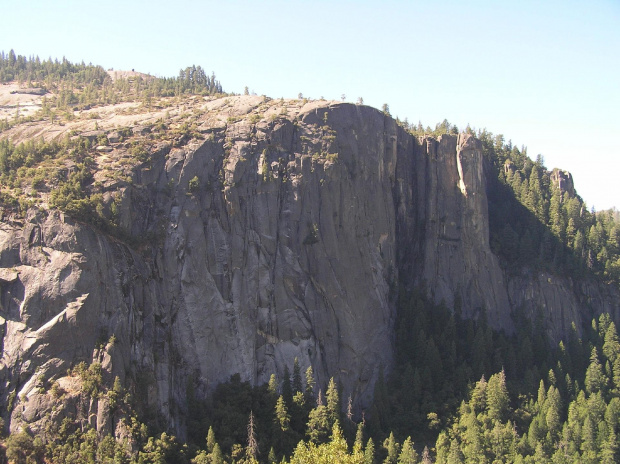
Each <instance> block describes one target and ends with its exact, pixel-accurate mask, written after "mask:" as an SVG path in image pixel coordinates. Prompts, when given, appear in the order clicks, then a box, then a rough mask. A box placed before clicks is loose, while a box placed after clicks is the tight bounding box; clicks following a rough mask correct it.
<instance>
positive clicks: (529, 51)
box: [0, 0, 620, 210]
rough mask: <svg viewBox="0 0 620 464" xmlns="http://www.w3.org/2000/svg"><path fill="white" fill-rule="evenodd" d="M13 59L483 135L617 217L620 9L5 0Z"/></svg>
mask: <svg viewBox="0 0 620 464" xmlns="http://www.w3.org/2000/svg"><path fill="white" fill-rule="evenodd" d="M0 11H2V12H3V15H2V16H3V18H4V20H3V21H2V23H3V24H2V28H1V29H0V49H2V50H4V51H8V50H10V49H11V48H13V49H14V50H15V52H16V53H18V54H22V55H39V56H40V57H41V58H47V57H49V56H51V57H54V58H55V57H58V58H61V57H62V56H63V55H64V56H66V57H67V58H68V59H70V60H72V61H81V60H85V61H86V62H92V63H95V64H101V65H102V66H104V67H105V68H111V67H113V68H115V69H131V68H134V69H136V70H137V71H143V72H148V73H152V74H157V75H161V76H169V75H176V74H177V73H178V70H179V69H180V68H182V67H185V66H188V65H191V64H196V65H201V66H202V67H203V68H205V69H206V70H207V71H208V72H210V71H215V73H216V75H217V77H218V78H219V79H220V80H221V82H222V85H223V87H224V90H226V91H231V92H238V93H241V92H243V88H244V86H246V85H247V86H248V87H249V88H250V89H251V90H253V91H255V92H256V93H258V94H266V95H268V96H270V97H274V98H279V97H281V96H283V97H285V98H296V97H297V94H298V93H299V92H302V93H303V94H304V96H307V97H312V98H319V97H321V96H323V97H325V98H328V99H340V96H341V95H342V94H343V93H344V94H345V95H346V97H347V100H348V101H351V102H355V100H356V99H357V98H358V97H363V98H364V102H365V103H366V104H369V105H372V106H375V107H381V105H382V104H383V103H388V104H389V105H390V109H391V112H392V114H393V115H395V116H396V115H397V116H399V117H400V118H401V119H404V118H405V117H406V118H408V119H409V121H412V122H417V121H418V120H421V121H422V123H423V124H424V125H431V126H434V124H435V123H437V122H440V121H442V120H443V119H444V118H447V119H448V120H449V121H450V122H452V123H454V124H457V125H458V126H459V127H460V128H464V127H465V126H466V125H467V124H468V123H469V124H471V125H472V126H473V127H476V128H482V127H486V128H487V129H488V130H490V131H491V132H493V133H496V134H497V133H502V134H504V136H505V137H506V139H511V140H512V141H513V143H515V144H516V145H518V146H521V145H526V146H527V147H528V153H529V155H530V156H531V157H532V158H535V157H536V155H537V154H538V153H540V154H542V155H543V156H544V157H545V160H546V164H547V167H548V168H553V167H561V168H563V169H567V170H570V171H571V172H572V173H573V176H574V178H575V183H576V186H577V189H578V191H579V193H580V194H581V196H582V197H583V198H584V199H585V200H586V201H587V203H588V205H589V206H595V207H596V208H597V209H599V210H600V209H605V208H609V207H611V206H614V205H615V206H618V207H620V185H619V184H620V182H619V180H618V179H619V178H620V148H619V147H620V143H619V140H618V134H619V133H620V130H619V126H620V116H619V114H618V110H619V109H620V0H592V1H588V2H586V1H580V2H576V1H570V0H569V1H554V0H550V1H518V2H497V1H495V2H493V1H469V2H463V1H444V2H430V1H425V2H418V1H396V0H384V1H336V0H332V1H322V0H314V1H301V0H289V1H283V0H282V1H275V0H263V1H246V0H230V1H224V0H221V1H219V2H211V1H201V2H198V1H189V0H177V1H175V2H172V1H170V0H167V1H161V0H150V1H129V0H125V1H117V0H110V1H106V2H90V1H68V0H67V1H62V0H59V1H53V2H52V1H49V0H48V1H41V0H29V1H17V2H16V1H10V2H9V1H5V0H0Z"/></svg>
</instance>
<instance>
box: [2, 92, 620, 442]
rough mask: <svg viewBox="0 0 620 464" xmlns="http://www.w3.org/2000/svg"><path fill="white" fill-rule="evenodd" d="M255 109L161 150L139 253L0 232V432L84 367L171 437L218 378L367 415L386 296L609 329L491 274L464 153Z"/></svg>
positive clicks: (297, 112) (387, 355) (318, 114)
mask: <svg viewBox="0 0 620 464" xmlns="http://www.w3.org/2000/svg"><path fill="white" fill-rule="evenodd" d="M260 103H261V102H260V99H258V100H257V99H256V98H255V97H245V98H244V97H237V98H236V99H235V100H234V101H233V102H232V103H231V104H230V105H229V106H228V107H227V108H228V109H227V111H228V113H226V114H224V118H225V117H226V116H228V115H230V114H233V115H234V116H235V118H234V119H230V118H229V119H228V120H227V122H226V123H223V122H222V120H223V119H222V118H221V117H218V115H220V114H221V113H222V111H223V110H222V109H221V102H220V103H218V102H217V101H216V102H212V103H211V106H210V107H209V108H208V109H209V111H210V112H209V113H207V116H205V118H204V122H203V124H202V126H200V131H201V132H202V133H203V135H204V139H202V140H195V139H194V140H192V141H190V142H189V143H187V144H185V145H183V146H181V147H176V148H172V147H171V146H170V145H166V144H162V145H161V146H160V147H158V150H156V152H155V153H154V154H153V158H152V160H151V161H150V162H148V163H146V164H144V165H142V166H139V167H137V168H136V169H135V171H134V174H133V183H132V184H131V185H127V186H126V187H124V188H123V190H122V196H121V197H120V198H121V201H120V205H119V211H118V217H119V220H120V222H121V226H122V227H123V229H124V230H126V231H128V233H129V234H130V235H131V236H132V237H133V238H134V239H135V241H136V242H137V243H139V245H128V244H127V243H124V242H121V241H119V240H116V239H114V238H111V237H109V236H107V235H105V234H103V233H100V232H98V231H96V230H94V229H93V228H92V227H90V226H87V225H84V224H81V223H77V222H75V221H73V220H70V219H69V218H67V217H65V216H64V215H63V214H61V213H59V212H57V211H35V210H31V211H30V213H29V216H28V217H27V219H26V221H24V222H23V223H16V222H4V223H2V224H1V227H0V289H1V295H0V305H1V306H0V311H1V313H0V314H1V316H2V320H1V321H0V322H1V323H2V326H1V327H2V334H3V339H2V340H3V357H2V364H1V365H0V388H1V389H2V390H1V391H2V395H3V398H8V397H9V395H10V393H11V392H13V391H14V392H16V395H17V398H18V399H16V400H15V401H16V404H17V406H16V407H15V408H14V409H13V413H12V421H11V427H12V428H15V427H16V426H17V425H16V424H19V423H21V421H24V420H25V421H28V422H32V423H33V426H35V428H36V426H37V424H38V425H39V426H40V425H41V423H43V422H44V421H45V420H47V419H44V416H45V413H46V412H52V410H53V413H52V414H51V416H50V418H51V419H54V418H56V419H57V418H61V417H62V416H63V415H71V414H75V412H74V410H75V409H76V408H77V406H75V404H73V403H72V402H71V401H69V400H66V401H64V402H63V405H60V407H59V405H58V404H57V403H58V401H56V407H55V408H54V409H53V406H54V404H55V403H54V401H52V400H50V399H49V398H48V396H49V395H48V394H47V393H40V392H39V390H38V389H37V388H35V387H36V383H37V381H38V380H37V379H39V378H40V376H41V375H43V376H44V377H45V378H47V379H57V380H58V381H59V383H61V384H63V385H64V384H66V385H70V378H68V377H67V376H66V371H67V368H69V367H71V366H72V365H75V364H76V363H77V362H79V361H80V360H87V361H88V362H92V361H99V362H101V363H102V366H103V375H104V381H105V382H107V383H108V384H111V382H112V381H113V379H114V377H115V376H118V377H119V378H120V379H121V381H122V382H124V383H128V382H135V381H136V379H138V378H140V379H142V383H143V384H144V389H143V392H144V393H145V395H144V397H143V398H141V400H142V401H143V402H144V403H145V404H148V405H151V406H152V407H154V408H156V410H158V411H159V413H160V414H161V415H162V416H163V417H164V418H166V419H167V420H168V421H169V423H170V424H171V425H172V427H173V428H176V429H177V430H179V431H181V433H182V430H183V428H184V422H183V421H184V419H183V418H184V416H185V413H186V411H185V409H184V408H185V406H184V405H185V404H186V402H185V395H186V391H187V382H188V378H191V379H192V381H194V382H196V384H197V385H198V387H199V390H198V391H199V392H201V393H202V394H206V393H207V392H208V391H209V390H210V389H211V388H213V387H214V386H215V385H217V384H218V383H220V382H223V381H226V380H228V379H229V378H230V376H231V375H232V374H234V373H240V375H241V378H242V379H243V380H249V381H251V382H253V383H257V384H260V383H264V382H266V381H268V379H269V376H270V375H271V374H272V373H280V374H281V373H282V372H283V371H284V368H285V366H289V368H290V367H292V365H293V361H294V359H295V358H296V357H297V358H298V359H299V362H300V365H301V367H302V369H305V368H306V367H307V366H309V365H312V367H313V369H314V372H315V374H316V376H317V383H318V385H319V386H324V385H325V384H326V383H327V381H328V379H329V378H330V377H332V376H333V377H335V378H336V379H337V380H339V381H340V382H341V383H342V385H343V395H344V396H345V397H346V396H348V395H349V394H350V395H351V396H352V398H353V400H354V403H355V404H356V406H357V407H358V408H360V407H365V406H367V405H368V404H369V402H370V400H371V395H372V391H373V386H374V382H375V381H376V379H377V377H378V375H379V371H380V369H382V368H384V369H386V370H389V367H390V365H391V362H392V356H393V348H394V347H393V338H394V337H393V327H394V320H395V316H396V314H395V306H394V300H395V293H396V288H397V285H402V286H404V287H405V288H406V287H410V288H413V287H420V286H421V287H423V288H425V289H426V290H427V292H428V293H429V295H430V296H431V297H432V298H433V299H434V300H435V301H437V302H441V301H444V302H445V303H446V304H447V305H448V306H452V304H453V303H454V301H455V299H456V298H458V299H459V300H460V301H461V305H462V311H463V314H464V315H465V316H466V317H477V315H478V313H479V312H481V311H482V310H483V309H484V310H485V311H486V314H487V316H488V318H489V321H490V323H491V324H492V325H493V326H494V327H496V328H499V329H504V330H507V331H510V330H512V322H511V318H510V313H511V311H515V310H519V311H525V312H526V313H527V314H529V315H532V314H534V313H535V311H536V310H537V309H538V308H544V309H546V311H545V314H546V315H547V316H546V317H547V319H548V323H549V324H548V329H549V332H550V334H551V335H552V336H554V337H555V338H556V339H557V338H559V337H561V336H562V335H563V334H564V333H566V331H567V330H568V328H569V327H570V323H571V322H572V321H573V320H575V321H577V322H579V321H580V318H581V317H582V314H583V312H582V311H581V310H580V308H581V307H582V305H583V301H584V296H587V298H588V301H589V304H590V306H589V307H590V309H591V311H593V312H600V311H603V310H606V311H609V312H612V314H614V316H615V319H616V320H617V319H618V315H619V314H618V298H617V295H616V293H614V292H613V291H612V290H609V289H606V288H600V287H598V286H596V285H594V284H590V283H588V282H582V283H579V284H575V283H573V282H571V281H569V280H568V279H564V280H562V279H555V278H553V279H552V278H551V277H550V276H538V275H530V274H527V273H524V274H523V275H522V276H520V277H518V278H511V279H508V278H507V277H506V276H505V275H504V273H503V272H502V270H501V268H500V266H499V262H498V260H497V258H496V257H495V256H494V255H493V254H492V253H491V250H490V247H489V238H488V237H489V231H488V213H487V197H486V180H485V173H484V169H483V159H482V152H481V144H480V142H479V141H478V140H476V139H475V138H473V137H471V136H468V135H460V136H458V137H457V136H442V137H440V138H439V139H437V140H435V139H433V138H423V139H416V138H414V137H412V136H411V135H409V134H407V133H406V132H404V131H403V130H402V129H401V128H399V127H398V126H397V125H396V123H395V121H394V120H393V119H391V118H390V117H387V116H385V115H384V114H383V113H380V112H379V111H377V110H374V109H372V108H369V107H364V106H355V105H349V104H328V103H321V102H314V103H310V104H307V105H305V106H303V107H301V108H299V107H295V108H289V110H288V111H287V113H286V114H279V113H278V114H279V116H277V117H273V118H268V120H266V119H262V120H260V121H258V122H256V120H253V119H252V118H251V117H250V114H251V113H252V111H254V110H255V109H256V107H257V106H258V105H259V104H260ZM218 105H220V106H218ZM263 110H264V108H263ZM267 111H269V110H267ZM214 115H215V117H214ZM190 181H192V182H190ZM146 237H148V239H146ZM132 243H133V242H132ZM613 298H615V300H614V299H613ZM112 334H113V335H114V336H115V338H116V341H115V343H114V344H113V345H112V344H108V345H107V346H106V347H105V348H102V346H105V340H107V339H108V338H109V337H110V336H111V335H112ZM102 340H103V341H104V343H101V341H102ZM144 379H146V380H144ZM63 382H64V383H63ZM66 389H67V390H68V398H69V399H70V398H72V397H71V394H70V393H71V389H70V388H69V386H68V387H67V388H66ZM22 395H25V397H23V396H22ZM20 397H21V399H20ZM23 399H26V401H22V400H23ZM99 403H101V402H99ZM72 408H73V409H72ZM87 409H88V411H87V412H88V414H87V417H95V416H96V419H97V420H96V421H95V422H96V426H97V427H98V428H99V429H103V430H106V429H109V428H110V427H112V426H113V425H112V422H114V418H109V417H108V416H107V409H106V407H105V405H100V404H97V403H95V404H90V405H88V408H87ZM95 422H93V423H95Z"/></svg>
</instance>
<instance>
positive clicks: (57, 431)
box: [0, 51, 620, 464]
mask: <svg viewBox="0 0 620 464" xmlns="http://www.w3.org/2000/svg"><path fill="white" fill-rule="evenodd" d="M0 81H1V82H8V81H19V82H20V83H22V84H24V85H26V86H33V87H34V86H36V87H45V88H46V89H48V90H53V91H54V92H55V94H56V95H58V97H57V98H55V99H50V100H49V101H48V102H46V104H45V105H44V108H43V110H42V114H41V115H40V117H42V118H47V117H70V116H63V114H65V112H67V111H68V110H69V109H70V108H73V107H78V108H80V107H81V108H84V107H86V106H93V105H98V104H109V103H115V102H120V101H128V100H131V101H141V102H142V103H143V104H144V105H150V104H152V99H154V98H158V97H162V96H183V95H211V94H219V93H222V88H221V85H220V83H219V82H218V81H216V80H215V76H214V75H211V76H210V77H209V76H207V75H206V74H205V73H204V71H203V70H202V68H200V67H195V66H192V67H190V68H186V69H185V70H182V71H181V72H180V73H179V76H177V77H173V78H153V77H146V78H143V77H137V78H132V79H123V78H120V79H116V80H113V79H111V78H110V76H109V74H108V73H107V72H106V71H105V70H103V69H102V68H101V67H99V66H93V65H90V64H89V65H85V64H84V63H82V64H73V63H70V62H69V61H67V60H66V59H63V60H62V61H58V60H54V61H52V60H51V59H48V60H40V59H39V58H33V57H31V58H26V57H23V56H16V55H15V53H14V52H13V51H11V52H9V53H8V54H5V53H1V54H0ZM21 122H23V120H21V119H20V117H19V115H16V118H15V119H14V120H5V121H4V122H2V121H0V131H2V130H5V129H7V128H9V127H12V126H13V125H15V124H19V123H21ZM399 123H400V124H401V125H402V126H403V127H405V129H407V130H408V131H409V132H411V133H412V134H414V135H417V136H421V135H434V136H440V135H442V134H446V133H452V134H454V133H458V132H459V131H458V129H457V128H456V127H454V126H452V125H450V124H449V123H448V122H447V121H444V122H443V123H440V124H438V125H437V126H436V127H435V129H431V128H424V127H423V126H422V125H421V124H418V125H417V126H412V125H410V124H408V123H407V122H406V121H405V122H401V121H399ZM182 130H183V131H187V134H190V135H191V125H187V126H186V127H185V128H184V129H182ZM466 130H467V131H468V132H472V133H473V132H475V135H476V136H477V137H478V138H479V139H480V140H481V141H482V143H483V147H484V154H485V157H486V161H487V163H486V169H487V170H488V173H490V175H489V176H487V178H488V179H490V181H489V184H488V198H489V215H490V234H491V237H490V238H491V246H492V249H493V252H494V253H495V254H496V255H497V256H498V257H500V259H501V260H502V262H503V265H504V268H505V269H506V272H515V273H517V272H520V270H521V269H522V268H523V267H525V266H527V267H529V268H535V269H541V270H545V271H548V272H550V273H553V274H559V275H565V276H571V277H587V278H592V279H601V280H603V281H605V282H609V283H611V284H612V285H618V283H619V282H620V215H619V213H618V211H616V210H609V211H600V212H595V211H592V210H589V209H588V207H587V205H586V204H585V203H584V201H583V200H582V199H581V198H580V197H579V195H578V194H577V192H576V190H575V189H574V187H573V186H572V184H571V183H570V182H567V181H566V180H564V183H560V178H561V175H562V173H561V171H558V170H553V171H549V170H547V168H546V167H545V166H544V161H543V159H542V157H538V158H537V159H536V161H532V160H531V159H530V158H529V157H528V156H527V151H526V149H525V148H521V149H518V148H517V147H515V146H513V145H512V143H511V142H507V143H506V142H505V140H504V138H503V136H501V135H497V136H495V135H493V134H491V133H490V132H488V131H486V130H481V131H473V130H472V129H470V128H467V129H466ZM158 131H160V132H161V133H164V132H165V131H166V127H165V126H164V125H163V124H162V125H161V127H159V128H158V129H156V130H155V134H157V133H158ZM180 135H183V134H180ZM0 136H1V132H0ZM92 143H96V141H95V142H91V141H89V140H87V139H84V138H66V139H64V140H59V141H51V142H45V141H42V140H41V141H30V142H28V143H24V144H19V145H17V146H15V145H13V144H12V143H11V142H10V141H8V140H6V139H4V140H0V182H1V183H2V184H3V185H5V186H10V187H14V188H16V189H18V188H19V187H21V186H22V185H23V184H24V183H25V182H28V183H31V185H32V187H33V188H34V189H35V190H36V189H42V190H45V189H51V191H50V203H49V204H50V206H51V207H55V208H59V209H61V210H63V211H65V212H67V213H68V214H70V215H72V216H74V217H77V218H79V219H82V220H85V221H87V222H90V223H91V224H93V225H95V226H96V227H100V228H103V229H104V230H106V231H107V232H109V233H118V234H121V235H122V231H118V227H117V224H116V222H115V213H114V211H112V212H105V211H103V206H102V199H101V194H100V193H98V192H97V190H96V188H92V185H91V184H92V170H93V169H94V165H93V162H92V159H91V158H89V149H90V148H91V144H92ZM132 153H133V155H134V156H135V158H136V159H137V160H144V159H145V157H148V156H149V147H145V146H144V145H135V146H133V147H132ZM61 158H62V159H65V158H66V159H71V160H72V162H73V163H74V164H75V169H73V170H72V171H71V172H65V173H62V175H58V174H57V173H56V171H46V170H45V168H42V167H41V166H39V165H40V163H41V162H42V161H44V160H53V159H61ZM565 177H566V176H565ZM50 178H52V179H54V180H53V182H51V183H50V182H49V181H48V180H49V179H50ZM2 205H4V206H5V207H7V208H12V209H14V210H15V211H22V212H24V211H25V210H26V209H27V208H28V207H30V206H31V205H32V203H31V200H29V199H27V198H24V197H18V196H10V195H8V194H6V193H5V194H2V193H1V192H0V206H2ZM396 306H397V321H396V340H395V342H396V358H395V365H394V367H393V370H392V371H391V372H389V373H386V374H385V375H382V376H381V377H380V379H379V381H378V382H377V384H376V386H375V392H374V403H373V405H372V407H370V408H369V409H368V410H366V411H353V410H352V406H351V399H350V398H343V397H342V395H341V390H340V388H339V385H338V383H337V382H336V381H335V380H334V379H331V380H330V382H329V383H328V384H327V385H317V384H316V381H315V378H314V375H313V371H312V368H311V367H310V368H308V369H307V370H306V371H305V372H302V370H301V368H300V366H299V364H298V363H295V364H294V365H292V366H290V367H289V368H288V370H287V371H286V372H285V374H284V375H283V378H277V377H276V376H275V375H274V376H272V378H271V380H270V382H269V383H268V384H267V385H259V386H252V385H250V384H249V383H247V382H242V381H241V380H240V376H239V375H236V376H233V377H232V378H231V379H230V381H229V382H227V383H225V384H221V385H219V386H218V387H217V389H216V390H215V392H214V394H213V396H212V398H210V399H209V400H208V401H205V400H202V399H201V398H199V397H198V395H197V394H196V392H195V391H194V390H193V384H192V382H191V381H190V382H188V384H189V386H188V391H187V397H188V405H187V411H188V415H187V430H188V435H187V437H186V438H187V439H186V440H183V441H181V440H179V439H177V438H176V437H174V436H173V435H171V434H170V431H169V430H168V428H167V427H168V426H167V424H166V423H165V421H163V420H162V419H161V418H159V417H158V416H157V415H156V414H154V413H153V412H152V411H149V410H148V409H147V408H145V407H144V405H142V404H141V398H143V397H144V396H145V395H144V392H142V391H141V390H140V385H139V384H136V385H126V386H123V385H121V383H120V381H118V379H117V381H116V382H114V385H113V386H111V387H107V386H106V385H104V384H103V381H102V376H101V365H100V364H98V363H93V364H91V365H86V364H85V363H81V364H79V365H78V366H76V367H75V368H73V369H72V371H71V372H70V375H71V376H74V377H79V378H80V379H81V381H82V385H83V387H82V392H81V394H82V395H83V396H84V398H85V399H87V400H88V399H96V398H101V397H104V396H105V397H106V398H107V399H108V400H109V404H110V408H111V412H113V413H114V414H116V415H117V416H118V417H122V418H123V419H122V420H123V421H124V422H125V424H126V427H127V429H128V430H129V431H130V436H126V437H124V439H122V440H116V439H115V438H114V437H112V436H105V437H102V436H100V435H98V434H97V432H96V431H95V430H94V429H92V428H88V427H86V428H83V427H82V426H81V425H80V424H78V423H77V422H74V421H72V420H70V419H65V420H64V421H63V422H62V423H60V424H56V425H54V426H52V427H50V429H49V430H47V431H46V432H45V435H44V436H35V435H34V434H33V433H32V431H30V430H29V429H25V430H23V431H21V432H18V433H15V434H12V435H10V436H7V437H4V438H3V447H4V451H5V454H6V457H7V458H8V459H9V460H10V461H12V462H18V463H22V462H23V463H27V462H28V463H30V462H36V463H43V462H54V463H59V464H62V463H88V462H93V463H95V462H97V463H194V464H206V463H217V464H219V463H224V462H226V463H230V462H234V463H254V462H261V463H280V462H283V463H291V464H292V463H310V462H317V463H333V462H343V463H347V462H351V463H360V464H361V463H365V464H373V463H398V464H404V463H431V462H437V463H450V464H456V463H494V462H524V463H530V462H531V463H598V462H602V463H613V462H617V461H618V460H619V459H620V450H618V444H619V443H618V434H619V433H620V341H619V338H618V332H617V328H616V326H615V324H614V323H613V321H612V320H611V318H610V317H609V315H607V314H603V315H601V316H599V317H597V318H595V319H593V320H592V321H591V324H590V325H589V326H588V327H587V329H586V330H585V331H583V332H582V331H581V330H579V328H578V327H577V326H576V325H573V330H572V332H571V334H570V336H569V338H568V340H564V341H562V342H560V343H559V344H558V345H557V346H554V347H551V348H550V345H551V344H550V341H549V340H548V338H547V336H546V333H545V328H544V326H543V324H542V323H540V321H537V320H534V321H529V320H526V319H524V318H522V317H520V316H519V315H513V317H514V322H515V327H516V332H515V333H514V334H512V335H507V334H505V333H502V332H497V331H495V330H493V329H492V328H491V327H490V326H489V325H488V324H487V323H486V320H485V317H484V314H483V315H482V316H481V317H480V318H479V319H478V320H471V319H462V318H461V312H460V309H461V308H460V305H459V303H458V301H457V302H456V303H455V307H453V308H447V307H445V306H443V305H436V304H433V303H431V302H429V301H428V300H427V299H426V298H425V296H424V294H423V292H421V291H420V292H405V291H404V290H401V291H400V292H399V295H398V300H397V301H396ZM576 323H577V324H579V323H580V321H576ZM110 343H112V341H111V342H110ZM39 388H45V389H49V390H50V391H51V392H52V394H53V395H54V396H55V397H56V398H62V395H63V391H62V389H60V388H59V386H58V384H55V383H52V384H50V385H46V384H43V383H42V384H41V385H40V386H39ZM13 400H14V399H13ZM11 403H12V400H11V399H9V404H7V405H5V407H6V408H7V409H8V410H9V411H11V409H12V404H11ZM2 428H3V429H4V427H2Z"/></svg>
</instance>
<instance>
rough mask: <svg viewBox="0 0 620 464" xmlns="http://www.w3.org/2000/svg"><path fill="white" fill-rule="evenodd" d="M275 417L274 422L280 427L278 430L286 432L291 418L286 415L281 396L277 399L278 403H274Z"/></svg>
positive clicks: (284, 404) (286, 411)
mask: <svg viewBox="0 0 620 464" xmlns="http://www.w3.org/2000/svg"><path fill="white" fill-rule="evenodd" d="M275 416H276V422H277V424H278V426H279V427H280V430H282V431H283V432H286V431H287V430H288V429H289V425H290V422H291V417H290V416H289V414H288V410H287V408H286V403H285V401H284V397H283V396H282V395H280V396H279V397H278V402H277V403H276V411H275Z"/></svg>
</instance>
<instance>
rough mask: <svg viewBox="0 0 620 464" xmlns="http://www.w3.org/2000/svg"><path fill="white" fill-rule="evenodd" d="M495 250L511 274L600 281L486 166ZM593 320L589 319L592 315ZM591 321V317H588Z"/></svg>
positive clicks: (490, 218)
mask: <svg viewBox="0 0 620 464" xmlns="http://www.w3.org/2000/svg"><path fill="white" fill-rule="evenodd" d="M485 171H487V179H489V181H488V184H487V197H488V203H489V236H490V237H489V239H490V244H491V250H492V251H493V253H494V254H495V255H496V256H497V257H499V258H500V261H501V263H502V267H503V268H504V270H505V271H506V272H507V273H508V274H509V275H515V274H521V273H523V272H524V271H543V272H549V273H551V274H555V275H559V276H563V277H570V278H574V279H596V278H597V277H596V275H595V274H594V272H592V271H591V270H590V269H589V268H588V264H587V262H586V260H585V259H584V258H583V257H581V256H579V255H578V254H577V253H575V251H574V250H573V249H571V248H569V247H568V246H566V244H564V243H563V242H562V241H561V240H560V239H559V238H558V237H557V236H556V235H555V234H554V233H553V232H552V231H551V230H550V229H549V227H548V226H547V225H546V224H544V223H543V222H542V221H541V220H540V219H539V218H538V217H536V215H535V214H534V213H533V212H532V211H530V210H529V209H528V208H527V207H525V206H524V205H523V204H522V203H520V202H519V200H517V198H516V197H515V196H514V192H513V191H512V189H511V188H510V186H508V185H506V184H504V183H502V182H501V181H500V180H499V179H498V176H497V171H496V168H495V167H493V166H491V165H490V162H489V161H488V160H487V162H486V163H485ZM588 317H589V316H588ZM586 319H587V318H586Z"/></svg>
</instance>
